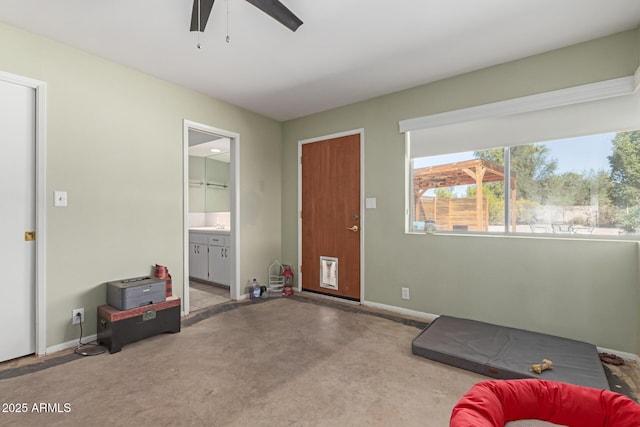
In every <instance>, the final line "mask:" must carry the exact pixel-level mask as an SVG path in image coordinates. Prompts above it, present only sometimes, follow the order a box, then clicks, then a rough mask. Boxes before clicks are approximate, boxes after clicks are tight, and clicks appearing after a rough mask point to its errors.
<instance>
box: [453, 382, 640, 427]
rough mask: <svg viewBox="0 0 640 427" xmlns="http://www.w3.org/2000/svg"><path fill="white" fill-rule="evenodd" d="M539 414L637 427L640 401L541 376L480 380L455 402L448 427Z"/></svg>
mask: <svg viewBox="0 0 640 427" xmlns="http://www.w3.org/2000/svg"><path fill="white" fill-rule="evenodd" d="M526 419H537V420H543V421H549V422H552V423H555V424H560V425H566V426H570V427H573V426H576V427H578V426H579V427H591V426H593V427H638V426H640V405H638V404H637V403H635V402H634V401H632V400H631V399H629V398H628V397H626V396H623V395H621V394H618V393H614V392H611V391H608V390H598V389H594V388H588V387H581V386H577V385H573V384H566V383H561V382H556V381H546V380H538V379H526V380H498V381H482V382H480V383H478V384H476V385H474V386H473V387H472V388H471V389H470V390H469V391H468V392H467V393H466V394H465V395H464V396H463V397H462V399H460V401H459V402H458V403H457V404H456V406H455V407H454V408H453V412H452V413H451V420H450V423H449V426H450V427H504V425H505V423H507V422H509V421H516V420H526Z"/></svg>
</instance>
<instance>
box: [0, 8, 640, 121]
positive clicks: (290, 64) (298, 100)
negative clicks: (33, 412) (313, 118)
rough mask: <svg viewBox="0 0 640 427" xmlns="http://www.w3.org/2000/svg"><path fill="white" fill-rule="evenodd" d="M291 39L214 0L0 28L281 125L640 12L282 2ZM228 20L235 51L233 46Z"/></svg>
mask: <svg viewBox="0 0 640 427" xmlns="http://www.w3.org/2000/svg"><path fill="white" fill-rule="evenodd" d="M282 1H283V3H284V4H285V5H286V6H287V7H288V8H289V9H291V10H292V11H293V12H294V13H295V14H296V15H298V16H299V17H300V18H301V19H302V20H303V21H304V24H303V25H302V26H301V27H300V28H299V29H298V31H296V32H295V33H294V32H291V31H289V30H288V29H286V28H285V27H283V26H282V25H280V24H279V23H278V22H276V21H275V20H273V19H272V18H270V17H269V16H267V15H265V14H264V13H263V12H261V11H260V10H258V9H257V8H255V7H254V6H252V5H251V4H249V3H247V2H246V1H245V0H217V1H216V2H215V4H214V7H213V12H212V15H211V19H210V21H209V23H208V25H207V28H206V30H205V32H204V33H203V34H202V36H201V37H200V42H201V44H202V45H203V48H202V49H197V48H196V43H197V36H196V33H190V32H189V31H188V28H189V22H190V15H191V7H192V0H101V1H98V0H55V1H52V0H0V21H3V22H6V23H8V24H10V25H13V26H16V27H19V28H23V29H26V30H28V31H32V32H35V33H38V34H42V35H44V36H47V37H50V38H52V39H55V40H58V41H61V42H63V43H66V44H69V45H71V46H75V47H77V48H80V49H82V50H85V51H88V52H91V53H94V54H96V55H98V56H101V57H104V58H107V59H110V60H113V61H115V62H119V63H121V64H125V65H127V66H130V67H132V68H135V69H138V70H141V71H143V72H145V73H148V74H151V75H154V76H157V77H159V78H161V79H164V80H168V81H171V82H175V83H177V84H179V85H182V86H185V87H188V88H191V89H195V90H197V91H199V92H202V93H205V94H208V95H211V96H213V97H215V98H218V99H221V100H224V101H227V102H230V103H232V104H235V105H239V106H241V107H244V108H246V109H248V110H251V111H255V112H257V113H260V114H263V115H265V116H268V117H272V118H274V119H277V120H287V119H291V118H295V117H300V116H304V115H307V114H311V113H315V112H318V111H323V110H327V109H330V108H334V107H337V106H341V105H346V104H350V103H353V102H356V101H361V100H364V99H368V98H372V97H375V96H379V95H383V94H387V93H391V92H395V91H398V90H401V89H406V88H410V87H414V86H417V85H420V84H424V83H427V82H431V81H435V80H439V79H442V78H446V77H450V76H453V75H457V74H460V73H464V72H468V71H472V70H476V69H479V68H484V67H487V66H491V65H495V64H498V63H503V62H507V61H511V60H514V59H518V58H523V57H526V56H530V55H533V54H536V53H540V52H545V51H548V50H552V49H555V48H559V47H563V46H568V45H572V44H575V43H579V42H582V41H586V40H591V39H594V38H598V37H602V36H605V35H609V34H613V33H617V32H620V31H623V30H627V29H632V28H635V27H637V26H638V24H639V23H640V1H638V0H393V1H374V0H322V1H319V0H282ZM227 6H228V9H229V15H228V16H229V18H228V21H229V35H230V38H231V42H230V43H226V42H225V37H226V35H227V24H226V22H227Z"/></svg>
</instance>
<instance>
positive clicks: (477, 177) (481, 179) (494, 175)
mask: <svg viewBox="0 0 640 427" xmlns="http://www.w3.org/2000/svg"><path fill="white" fill-rule="evenodd" d="M496 181H504V168H503V167H502V166H500V165H496V164H495V163H493V162H491V161H489V160H486V159H472V160H466V161H463V162H456V163H449V164H446V165H437V166H428V167H425V168H419V169H415V170H414V171H413V197H414V206H415V216H414V218H416V220H418V218H420V209H421V203H420V201H421V199H422V197H423V195H424V193H426V192H427V190H429V189H431V188H446V187H453V186H457V185H472V184H475V185H476V189H477V190H476V206H475V214H476V215H475V224H477V228H476V229H478V230H482V231H487V230H486V229H487V226H488V217H485V216H488V210H486V211H485V209H483V204H484V201H483V199H484V196H483V191H482V190H483V188H482V184H483V183H485V182H496ZM510 183H511V185H510V186H511V191H510V192H509V193H510V197H511V227H512V229H513V230H514V231H515V229H516V216H515V206H516V179H515V176H514V175H513V173H512V174H511V179H510ZM505 193H506V192H505ZM432 219H433V220H434V221H436V222H437V218H432Z"/></svg>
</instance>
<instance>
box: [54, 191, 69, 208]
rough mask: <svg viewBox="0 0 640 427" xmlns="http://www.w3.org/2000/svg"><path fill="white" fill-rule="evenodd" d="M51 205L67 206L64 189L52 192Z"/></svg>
mask: <svg viewBox="0 0 640 427" xmlns="http://www.w3.org/2000/svg"><path fill="white" fill-rule="evenodd" d="M53 206H57V207H65V206H67V192H66V191H54V192H53Z"/></svg>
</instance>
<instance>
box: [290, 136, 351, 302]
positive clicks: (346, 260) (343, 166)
mask: <svg viewBox="0 0 640 427" xmlns="http://www.w3.org/2000/svg"><path fill="white" fill-rule="evenodd" d="M360 216H361V212H360V134H355V135H349V136H344V137H340V138H333V139H328V140H324V141H318V142H311V143H306V144H302V288H303V289H304V290H309V291H316V292H322V293H326V294H330V295H335V296H340V297H345V298H351V299H357V300H359V299H360V233H361V230H360ZM354 227H356V228H354ZM356 230H357V231H356ZM321 257H330V258H337V260H338V263H337V289H332V288H331V287H326V283H325V286H321V283H322V282H323V280H322V277H323V276H322V274H327V273H329V274H330V269H326V268H325V271H323V270H322V269H321ZM325 267H327V264H325ZM324 277H327V276H324Z"/></svg>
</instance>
